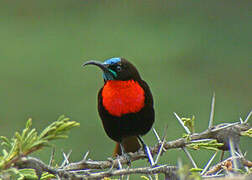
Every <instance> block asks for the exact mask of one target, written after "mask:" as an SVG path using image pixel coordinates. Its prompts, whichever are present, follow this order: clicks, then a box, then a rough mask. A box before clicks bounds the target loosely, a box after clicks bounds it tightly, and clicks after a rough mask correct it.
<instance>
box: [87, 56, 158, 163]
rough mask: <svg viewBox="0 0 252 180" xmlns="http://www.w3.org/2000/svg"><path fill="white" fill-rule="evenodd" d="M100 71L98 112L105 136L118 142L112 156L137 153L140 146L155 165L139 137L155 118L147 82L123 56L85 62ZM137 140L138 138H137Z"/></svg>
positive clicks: (148, 128)
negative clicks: (100, 86) (101, 80)
mask: <svg viewBox="0 0 252 180" xmlns="http://www.w3.org/2000/svg"><path fill="white" fill-rule="evenodd" d="M86 65H95V66H98V67H99V68H100V69H101V70H102V71H103V79H104V85H103V87H102V88H101V89H100V91H99V93H98V111H99V115H100V118H101V120H102V123H103V127H104V129H105V131H106V133H107V135H108V136H109V137H110V138H111V139H113V140H114V141H116V142H117V144H116V148H115V150H114V155H121V154H123V155H125V157H126V158H127V159H128V160H130V157H129V155H128V154H127V153H128V152H136V151H138V150H139V149H140V147H141V146H140V144H139V141H140V143H141V144H142V145H143V147H144V150H145V153H146V154H147V157H148V158H149V162H150V164H151V165H154V162H153V158H152V156H151V153H150V150H149V148H148V146H146V145H145V144H144V142H143V139H142V138H141V136H142V135H144V134H146V133H147V132H148V131H149V130H150V129H151V127H152V125H153V123H154V119H155V112H154V108H153V97H152V94H151V91H150V88H149V86H148V84H147V83H146V82H145V81H144V80H143V79H142V78H141V76H140V74H139V72H138V71H137V69H136V67H135V66H134V65H133V64H132V63H130V62H129V61H127V60H126V59H124V58H120V57H116V58H111V59H108V60H106V61H104V62H103V63H101V62H98V61H94V60H91V61H87V62H85V63H84V64H83V66H86ZM138 140H139V141H138Z"/></svg>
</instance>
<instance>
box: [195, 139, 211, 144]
mask: <svg viewBox="0 0 252 180" xmlns="http://www.w3.org/2000/svg"><path fill="white" fill-rule="evenodd" d="M211 140H214V139H197V140H191V141H190V142H191V143H196V142H205V141H211Z"/></svg>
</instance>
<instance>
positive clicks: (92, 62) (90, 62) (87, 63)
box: [82, 60, 110, 72]
mask: <svg viewBox="0 0 252 180" xmlns="http://www.w3.org/2000/svg"><path fill="white" fill-rule="evenodd" d="M87 65H95V66H98V67H99V68H101V69H102V70H103V72H110V71H109V70H108V68H107V67H106V66H105V65H104V64H103V63H101V62H99V61H94V60H90V61H87V62H85V63H84V64H82V67H84V66H87Z"/></svg>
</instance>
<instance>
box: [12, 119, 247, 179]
mask: <svg viewBox="0 0 252 180" xmlns="http://www.w3.org/2000/svg"><path fill="white" fill-rule="evenodd" d="M249 128H250V126H249V125H248V124H238V123H233V124H224V125H218V126H214V127H212V128H211V129H208V130H206V131H204V132H202V133H194V134H192V135H190V136H189V138H179V139H177V140H173V141H168V142H165V143H163V145H162V142H161V143H157V144H156V145H155V146H154V147H152V148H150V149H151V153H152V155H155V154H157V153H160V148H161V146H163V148H164V149H165V150H167V149H174V148H183V147H186V145H188V144H190V143H191V141H196V140H201V139H216V140H217V141H222V142H224V146H225V143H226V142H225V141H223V137H224V136H221V137H222V138H221V139H220V137H219V135H218V134H219V133H221V134H224V135H225V132H227V133H226V134H228V135H230V133H231V132H232V134H237V133H238V135H240V133H241V132H243V131H246V130H248V129H249ZM188 139H189V140H188ZM224 140H225V139H224ZM227 143H228V142H227ZM224 149H225V148H224ZM129 155H130V157H131V162H133V161H136V160H139V159H144V158H146V155H145V153H144V151H143V150H142V149H141V150H139V151H138V152H136V153H129ZM86 158H87V157H86V156H85V158H84V159H83V160H81V161H79V162H74V163H69V164H66V165H65V166H63V167H61V168H58V169H56V168H52V167H50V166H47V165H46V164H44V163H43V162H41V161H40V160H38V159H35V158H31V157H22V158H21V160H20V161H19V162H18V163H16V166H18V167H21V165H22V167H26V166H27V164H28V165H29V166H28V167H39V168H40V170H41V171H42V172H43V171H47V172H49V173H52V174H55V175H58V176H60V177H68V178H73V179H82V178H83V179H85V178H89V179H91V178H102V177H108V176H118V175H128V174H136V173H141V174H155V173H163V174H166V175H167V173H168V174H171V172H173V173H175V172H176V170H177V168H176V167H174V166H168V165H163V166H157V167H145V168H129V169H119V170H114V169H113V168H118V167H119V163H120V164H121V165H125V164H127V159H125V158H124V157H123V156H120V157H117V158H116V159H108V160H104V161H94V160H91V159H88V160H86ZM243 160H244V162H247V166H248V164H251V162H250V161H247V160H246V161H245V159H244V158H243ZM248 162H249V163H248ZM244 165H246V163H244ZM108 168H110V170H108V171H102V172H97V170H98V169H102V170H105V169H108ZM37 169H38V168H37ZM78 172H81V173H82V174H81V175H79V174H78ZM171 175H172V174H171Z"/></svg>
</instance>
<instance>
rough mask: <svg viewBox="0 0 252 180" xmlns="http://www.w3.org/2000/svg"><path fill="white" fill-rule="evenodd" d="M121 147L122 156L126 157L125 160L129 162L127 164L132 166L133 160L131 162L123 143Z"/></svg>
mask: <svg viewBox="0 0 252 180" xmlns="http://www.w3.org/2000/svg"><path fill="white" fill-rule="evenodd" d="M120 147H121V152H122V156H123V157H125V159H126V160H127V164H128V165H129V166H130V164H131V160H130V156H129V154H128V153H126V151H125V149H124V147H123V145H122V143H120Z"/></svg>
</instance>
